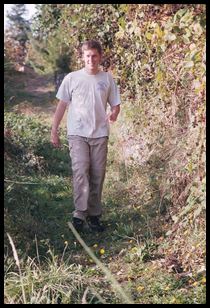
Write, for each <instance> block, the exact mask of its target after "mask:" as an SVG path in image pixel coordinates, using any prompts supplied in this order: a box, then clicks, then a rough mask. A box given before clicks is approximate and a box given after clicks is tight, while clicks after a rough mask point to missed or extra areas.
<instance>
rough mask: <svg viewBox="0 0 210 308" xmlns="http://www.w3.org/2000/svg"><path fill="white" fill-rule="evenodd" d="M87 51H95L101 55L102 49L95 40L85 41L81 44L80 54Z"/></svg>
mask: <svg viewBox="0 0 210 308" xmlns="http://www.w3.org/2000/svg"><path fill="white" fill-rule="evenodd" d="M87 49H96V50H97V51H98V53H99V54H100V55H102V47H101V44H100V43H99V42H98V41H95V40H89V41H85V42H84V43H83V44H82V53H83V52H84V50H87Z"/></svg>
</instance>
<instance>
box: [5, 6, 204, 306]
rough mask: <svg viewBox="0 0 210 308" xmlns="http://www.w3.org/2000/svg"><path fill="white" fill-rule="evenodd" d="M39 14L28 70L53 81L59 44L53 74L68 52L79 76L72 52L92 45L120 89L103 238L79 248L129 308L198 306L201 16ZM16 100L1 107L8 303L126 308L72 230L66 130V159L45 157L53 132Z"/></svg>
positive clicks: (80, 9) (183, 11) (78, 10)
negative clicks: (42, 70)
mask: <svg viewBox="0 0 210 308" xmlns="http://www.w3.org/2000/svg"><path fill="white" fill-rule="evenodd" d="M39 6H40V7H39V11H38V12H39V14H37V19H36V21H34V29H35V30H34V31H36V32H34V33H36V35H34V40H35V37H37V40H39V41H40V43H41V44H43V48H45V49H46V48H47V49H46V50H48V51H49V54H48V55H47V56H46V57H43V58H42V52H43V51H44V49H43V50H39V56H38V53H37V50H35V49H33V44H32V45H30V48H29V54H28V57H29V59H30V55H31V56H32V57H31V61H32V62H33V65H34V67H35V66H36V64H37V65H39V64H40V63H46V69H47V67H48V68H50V70H51V71H53V70H57V67H56V63H57V62H56V59H57V60H58V58H56V57H57V55H58V54H57V52H56V50H57V48H58V45H57V43H58V39H59V41H60V40H62V42H63V44H64V45H63V47H62V48H61V50H60V52H61V53H60V54H59V55H60V56H61V62H62V59H63V58H62V57H64V58H65V50H67V49H68V48H69V51H68V54H66V56H67V57H66V59H69V58H68V57H71V68H72V69H77V68H79V67H80V66H81V62H80V60H78V61H76V58H77V51H78V47H79V45H80V43H81V42H82V41H83V40H84V39H88V38H92V37H94V38H96V39H99V40H100V41H101V42H102V44H103V45H104V47H105V55H104V62H103V63H102V66H103V68H104V69H105V70H110V71H111V72H112V73H113V75H114V77H115V78H116V80H117V82H118V84H119V86H120V89H121V96H122V111H121V114H120V117H119V121H118V122H117V123H116V124H114V125H113V126H112V127H111V136H110V142H109V157H108V166H107V174H106V180H105V186H104V194H103V201H104V219H105V224H106V225H107V231H106V232H105V233H103V234H102V235H99V234H96V235H94V236H93V234H89V233H88V232H87V234H85V235H84V236H83V240H84V241H85V243H86V245H87V246H88V247H90V248H91V250H92V252H93V253H94V254H95V256H96V257H97V258H98V260H100V261H101V262H102V263H103V265H104V266H105V267H106V268H107V269H108V270H109V271H110V272H111V273H112V275H113V277H115V279H116V280H117V282H118V283H119V284H120V286H121V287H122V288H123V289H124V290H125V293H127V294H130V296H131V298H132V301H133V302H134V303H143V304H145V303H148V304H149V303H152V304H156V303H157V304H167V303H169V304H181V303H184V304H193V303H198V304H201V303H205V301H206V299H205V283H206V278H205V253H206V251H205V226H206V223H205V206H206V204H205V191H206V182H205V178H206V177H205V176H206V170H205V150H206V145H205V133H206V129H205V112H206V109H205V87H206V83H205V64H206V62H205V61H206V59H205V34H206V29H205V18H206V17H205V16H206V15H205V5H202V4H183V5H182V4H159V5H154V4H148V5H147V4H113V5H109V4H103V5H99V4H89V5H83V4H68V5H63V4H56V5H54V4H48V5H39ZM49 25H50V27H49ZM43 29H46V30H45V31H44V36H43V40H42V37H41V35H40V34H41V31H42V30H43ZM47 29H50V31H48V30H47ZM58 33H59V36H58ZM46 42H47V43H48V44H46ZM50 50H51V51H52V52H51V51H50ZM42 61H45V62H42ZM32 62H31V63H32ZM61 62H60V63H61ZM62 63H63V62H62ZM44 66H45V65H44ZM8 69H11V67H9V66H8V65H7V62H6V65H5V77H6V78H5V85H6V86H7V82H8V78H7V76H10V78H11V73H8V74H7V72H8ZM50 70H49V71H50ZM49 71H48V72H49ZM22 74H23V75H22V76H23V82H24V76H25V78H28V77H29V76H28V75H27V74H26V73H22ZM24 74H25V75H24ZM13 77H14V78H15V77H16V75H15V74H14V75H13ZM14 78H13V79H14ZM42 78H43V77H42ZM11 79H12V78H11ZM29 79H30V77H29ZM16 80H17V79H16ZM19 81H20V80H19ZM10 82H11V80H10ZM17 84H18V83H17ZM8 88H9V87H8ZM13 90H14V92H17V93H18V87H17V91H16V87H14V89H13ZM22 92H23V97H21V96H20V95H19V96H18V100H17V99H16V100H13V101H12V99H11V97H10V95H9V94H7V95H6V96H5V107H6V108H5V110H6V111H5V303H6V304H8V303H15V304H17V303H50V304H53V303H64V304H65V303H72V304H77V303H88V304H90V303H93V304H100V303H111V304H116V303H123V301H124V300H123V299H122V297H121V296H120V293H119V292H118V291H117V290H116V289H115V288H114V287H113V285H112V281H111V280H110V279H109V277H106V276H105V275H104V272H103V270H102V268H100V266H99V264H95V261H94V260H93V259H92V258H91V257H90V255H89V254H88V253H87V251H86V250H85V249H84V247H82V246H81V245H80V243H79V241H78V240H77V239H76V238H75V236H74V234H73V233H72V232H71V230H70V229H69V228H68V225H67V222H68V221H69V220H71V215H72V214H71V213H72V210H73V198H72V185H71V168H70V165H69V156H68V155H69V154H68V145H67V140H66V136H65V134H66V133H65V130H64V129H63V128H61V136H62V144H63V146H62V148H61V149H59V150H58V149H54V148H52V146H51V145H50V143H49V134H50V124H49V121H46V122H45V123H43V120H42V118H41V117H40V116H37V115H36V114H32V115H31V116H30V117H29V116H28V115H24V114H23V113H20V112H19V111H18V110H19V109H18V108H17V107H18V106H19V105H20V104H21V102H24V101H27V102H32V105H33V102H34V98H33V97H30V96H29V94H30V92H26V91H25V89H24V87H22ZM8 93H9V92H8ZM34 93H35V92H34ZM13 95H14V94H13ZM35 95H36V94H35ZM50 97H51V96H48V99H49V98H50ZM39 99H40V97H39ZM46 99H47V97H45V96H43V100H42V104H43V105H47V104H48V103H49V102H47V101H46ZM15 104H18V106H15ZM52 104H54V102H53V100H52ZM9 105H10V106H9ZM8 234H9V235H10V236H11V238H12V240H13V241H14V245H15V247H13V249H12V246H11V243H10V242H9V240H8ZM14 256H15V258H14ZM17 256H18V258H19V261H17ZM19 268H20V269H21V270H20V271H19Z"/></svg>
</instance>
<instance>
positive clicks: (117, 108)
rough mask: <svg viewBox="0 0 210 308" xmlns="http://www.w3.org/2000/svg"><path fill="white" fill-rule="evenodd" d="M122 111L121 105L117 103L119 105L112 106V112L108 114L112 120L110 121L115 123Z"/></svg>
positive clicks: (108, 118) (109, 119) (108, 117)
mask: <svg viewBox="0 0 210 308" xmlns="http://www.w3.org/2000/svg"><path fill="white" fill-rule="evenodd" d="M119 112H120V105H117V106H114V107H112V111H111V113H110V114H109V115H108V116H107V120H108V121H109V122H110V123H113V122H115V121H116V120H117V116H118V114H119Z"/></svg>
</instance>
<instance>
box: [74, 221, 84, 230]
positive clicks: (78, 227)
mask: <svg viewBox="0 0 210 308" xmlns="http://www.w3.org/2000/svg"><path fill="white" fill-rule="evenodd" d="M73 226H74V228H75V229H76V230H77V232H82V231H83V227H84V221H83V220H82V219H79V218H77V217H73Z"/></svg>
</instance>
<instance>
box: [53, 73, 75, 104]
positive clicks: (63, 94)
mask: <svg viewBox="0 0 210 308" xmlns="http://www.w3.org/2000/svg"><path fill="white" fill-rule="evenodd" d="M71 88H72V87H71V76H70V74H69V75H67V76H66V77H64V79H63V81H62V83H61V85H60V87H59V89H58V92H57V94H56V97H57V98H58V99H59V100H62V101H64V102H66V103H70V102H71V97H72V95H71V92H72V90H71Z"/></svg>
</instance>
